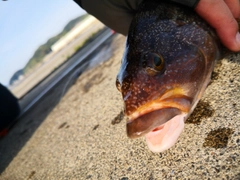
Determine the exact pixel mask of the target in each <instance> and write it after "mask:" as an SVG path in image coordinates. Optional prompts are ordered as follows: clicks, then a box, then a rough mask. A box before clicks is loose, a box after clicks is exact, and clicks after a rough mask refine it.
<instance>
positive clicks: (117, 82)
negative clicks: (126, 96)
mask: <svg viewBox="0 0 240 180" xmlns="http://www.w3.org/2000/svg"><path fill="white" fill-rule="evenodd" d="M116 87H117V89H118V91H120V92H122V90H121V84H120V82H119V81H118V79H117V80H116Z"/></svg>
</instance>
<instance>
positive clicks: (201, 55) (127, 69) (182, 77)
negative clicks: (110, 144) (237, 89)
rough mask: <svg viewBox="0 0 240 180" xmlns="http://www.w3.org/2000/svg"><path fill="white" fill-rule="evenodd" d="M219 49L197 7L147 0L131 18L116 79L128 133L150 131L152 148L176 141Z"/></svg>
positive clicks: (148, 139) (147, 133) (146, 133)
mask: <svg viewBox="0 0 240 180" xmlns="http://www.w3.org/2000/svg"><path fill="white" fill-rule="evenodd" d="M220 52H221V45H220V43H219V38H218V37H217V35H216V33H215V31H214V29H212V28H211V27H210V26H209V25H208V24H207V23H206V22H205V21H204V20H203V19H202V18H201V17H199V16H198V15H197V14H196V13H195V12H194V10H193V9H190V8H188V7H185V6H182V5H178V4H174V3H170V2H166V1H155V0H151V1H150V0H148V1H143V3H142V4H141V5H140V6H139V8H138V10H137V11H136V14H135V15H134V17H133V20H132V22H131V25H130V28H129V32H128V35H127V38H126V44H125V49H124V53H123V57H122V61H121V66H120V70H119V72H118V74H117V78H116V87H117V89H118V90H119V91H120V93H121V95H122V99H123V104H124V114H125V115H126V116H127V122H126V131H127V136H128V137H129V138H138V137H142V136H145V139H146V144H147V146H148V148H149V149H150V150H151V151H152V152H163V151H165V150H167V149H169V148H171V147H172V146H174V144H175V143H176V142H177V140H178V139H179V136H180V134H181V133H182V131H183V129H184V122H185V121H186V119H187V118H188V117H189V116H190V114H191V113H192V112H193V110H194V108H195V107H196V105H197V103H198V102H199V100H200V99H201V97H202V96H203V94H204V91H205V89H206V88H207V86H208V84H209V82H210V79H211V74H212V71H213V68H214V65H215V63H216V61H217V60H218V59H220V57H221V53H220Z"/></svg>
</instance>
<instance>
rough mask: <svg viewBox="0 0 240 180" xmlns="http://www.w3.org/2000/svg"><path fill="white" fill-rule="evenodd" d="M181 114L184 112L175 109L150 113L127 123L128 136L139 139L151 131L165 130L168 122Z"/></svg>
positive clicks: (169, 108)
mask: <svg viewBox="0 0 240 180" xmlns="http://www.w3.org/2000/svg"><path fill="white" fill-rule="evenodd" d="M180 114H182V111H181V110H180V109H178V108H175V107H167V108H162V109H158V110H154V111H151V112H148V113H146V114H143V115H141V116H139V117H137V118H136V119H134V120H131V121H129V122H127V125H126V126H127V135H128V137H129V138H138V137H141V136H143V135H145V134H147V133H149V132H151V131H154V130H156V131H158V130H160V128H164V124H165V123H166V122H168V121H169V120H171V119H172V118H173V117H175V116H177V115H180ZM156 128H157V129H156Z"/></svg>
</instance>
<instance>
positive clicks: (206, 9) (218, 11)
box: [195, 0, 240, 51]
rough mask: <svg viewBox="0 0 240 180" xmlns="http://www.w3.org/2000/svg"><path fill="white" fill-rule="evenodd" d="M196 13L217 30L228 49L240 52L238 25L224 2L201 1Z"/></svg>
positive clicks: (220, 0) (218, 0) (221, 0)
mask: <svg viewBox="0 0 240 180" xmlns="http://www.w3.org/2000/svg"><path fill="white" fill-rule="evenodd" d="M195 11H196V12H197V13H198V14H199V15H200V16H201V17H202V18H203V19H205V20H206V21H207V22H208V23H209V24H210V25H211V26H212V27H213V28H214V29H215V30H216V32H217V34H218V36H219V38H220V40H221V42H222V43H223V44H224V45H225V46H226V47H227V48H228V49H230V50H232V51H240V35H239V34H238V24H237V21H236V20H235V18H234V16H233V14H232V12H231V11H230V9H229V8H228V6H227V4H226V3H225V2H224V1H223V0H200V2H199V3H198V5H197V7H196V8H195Z"/></svg>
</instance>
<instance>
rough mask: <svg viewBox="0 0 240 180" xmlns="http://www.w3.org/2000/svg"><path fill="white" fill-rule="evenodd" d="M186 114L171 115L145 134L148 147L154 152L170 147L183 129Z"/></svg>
mask: <svg viewBox="0 0 240 180" xmlns="http://www.w3.org/2000/svg"><path fill="white" fill-rule="evenodd" d="M186 116H187V115H186V114H181V115H177V116H175V117H173V118H172V119H171V120H169V121H168V122H166V123H165V124H163V125H161V126H159V127H157V128H156V130H153V131H151V132H149V133H147V134H146V135H145V139H146V143H147V146H148V148H149V149H150V150H151V151H152V152H155V153H159V152H163V151H165V150H167V149H169V148H171V147H172V146H173V145H174V144H175V143H176V142H177V140H178V137H179V136H180V134H181V133H182V131H183V129H184V121H185V118H186Z"/></svg>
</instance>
